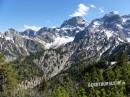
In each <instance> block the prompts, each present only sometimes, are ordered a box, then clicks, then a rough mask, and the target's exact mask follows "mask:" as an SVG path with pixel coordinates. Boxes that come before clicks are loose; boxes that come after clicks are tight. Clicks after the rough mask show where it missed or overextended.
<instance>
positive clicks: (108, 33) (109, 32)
mask: <svg viewBox="0 0 130 97" xmlns="http://www.w3.org/2000/svg"><path fill="white" fill-rule="evenodd" d="M105 34H106V35H107V37H108V39H109V38H110V37H112V35H113V34H112V32H111V31H105Z"/></svg>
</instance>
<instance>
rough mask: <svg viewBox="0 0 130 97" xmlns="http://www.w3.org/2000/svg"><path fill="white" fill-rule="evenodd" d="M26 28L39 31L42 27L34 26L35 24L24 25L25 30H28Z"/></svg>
mask: <svg viewBox="0 0 130 97" xmlns="http://www.w3.org/2000/svg"><path fill="white" fill-rule="evenodd" d="M26 29H32V30H34V31H38V30H39V29H41V27H38V26H34V25H32V26H30V25H24V30H26Z"/></svg>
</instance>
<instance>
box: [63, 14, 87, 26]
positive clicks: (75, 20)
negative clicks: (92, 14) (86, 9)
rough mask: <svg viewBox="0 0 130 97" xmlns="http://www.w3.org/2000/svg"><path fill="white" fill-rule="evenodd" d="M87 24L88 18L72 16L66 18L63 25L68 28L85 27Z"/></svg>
mask: <svg viewBox="0 0 130 97" xmlns="http://www.w3.org/2000/svg"><path fill="white" fill-rule="evenodd" d="M85 25H86V20H85V19H84V18H83V17H81V16H76V17H72V18H70V19H68V20H65V21H64V22H63V24H62V25H61V28H62V27H65V28H68V27H84V26H85Z"/></svg>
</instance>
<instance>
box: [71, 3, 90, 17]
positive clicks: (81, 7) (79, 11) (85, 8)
mask: <svg viewBox="0 0 130 97" xmlns="http://www.w3.org/2000/svg"><path fill="white" fill-rule="evenodd" d="M89 9H90V8H89V7H88V6H86V5H85V4H83V3H80V4H79V5H78V9H77V10H76V11H74V13H73V14H71V15H70V16H71V17H74V16H85V15H86V14H87V13H88V11H89Z"/></svg>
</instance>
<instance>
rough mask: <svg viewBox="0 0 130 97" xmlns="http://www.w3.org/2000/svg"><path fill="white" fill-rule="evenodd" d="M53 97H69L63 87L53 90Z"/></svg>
mask: <svg viewBox="0 0 130 97" xmlns="http://www.w3.org/2000/svg"><path fill="white" fill-rule="evenodd" d="M54 97H69V94H68V92H67V91H66V90H65V88H64V87H62V86H58V87H57V88H55V90H54Z"/></svg>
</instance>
